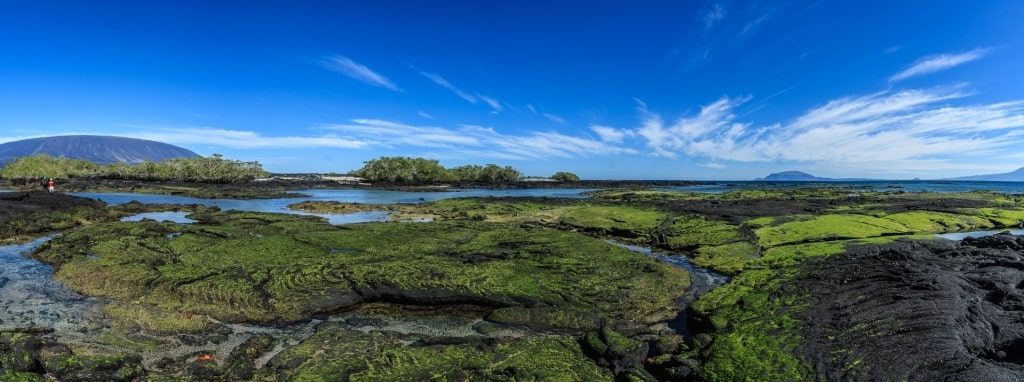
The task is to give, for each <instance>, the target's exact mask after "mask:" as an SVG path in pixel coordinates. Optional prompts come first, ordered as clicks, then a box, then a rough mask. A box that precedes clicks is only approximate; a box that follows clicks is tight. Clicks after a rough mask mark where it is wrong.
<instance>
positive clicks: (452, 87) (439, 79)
mask: <svg viewBox="0 0 1024 382" xmlns="http://www.w3.org/2000/svg"><path fill="white" fill-rule="evenodd" d="M420 75H422V76H423V77H427V78H428V79H430V80H431V81H433V82H434V83H435V84H437V85H438V86H441V87H442V88H445V89H448V91H450V92H452V93H455V95H457V96H459V98H462V99H464V100H466V101H467V102H469V103H471V104H474V105H476V103H477V101H478V99H477V98H476V97H475V96H473V95H472V94H469V93H466V92H464V91H462V89H459V88H457V87H455V85H452V83H451V82H448V80H446V79H444V77H441V76H440V75H438V74H436V73H427V72H424V71H422V70H421V71H420Z"/></svg>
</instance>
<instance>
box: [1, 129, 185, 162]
mask: <svg viewBox="0 0 1024 382" xmlns="http://www.w3.org/2000/svg"><path fill="white" fill-rule="evenodd" d="M36 154H49V155H51V156H54V157H59V156H64V157H66V158H69V159H85V160H88V161H90V162H94V163H99V164H108V163H114V162H125V163H130V164H136V163H142V162H145V161H147V160H150V161H153V162H159V161H162V160H164V159H170V158H197V157H199V156H200V155H199V154H196V153H194V152H192V151H190V150H187V149H184V148H181V147H178V146H174V145H169V144H166V143H161V142H155V141H147V140H144V139H135V138H123V137H110V136H100V135H62V136H56V137H44V138H32V139H23V140H20V141H14V142H7V143H4V144H0V165H4V164H7V162H10V161H12V160H14V159H17V158H19V157H24V156H32V155H36Z"/></svg>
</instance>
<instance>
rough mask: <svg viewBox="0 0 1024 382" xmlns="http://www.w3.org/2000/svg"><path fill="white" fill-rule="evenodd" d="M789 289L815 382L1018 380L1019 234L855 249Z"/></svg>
mask: <svg viewBox="0 0 1024 382" xmlns="http://www.w3.org/2000/svg"><path fill="white" fill-rule="evenodd" d="M796 283H797V284H798V285H800V286H802V287H806V288H807V290H808V291H809V292H810V295H811V301H810V302H811V303H810V306H809V307H808V309H807V310H806V311H804V312H803V313H801V314H800V315H802V319H803V320H804V322H806V323H807V324H808V328H807V330H806V331H804V334H805V337H804V344H803V346H802V347H801V348H798V349H797V350H796V353H797V355H798V356H799V357H801V358H803V359H805V360H807V361H808V362H810V363H811V364H812V365H813V366H814V370H816V373H817V376H816V379H822V380H910V381H953V380H955V381H1020V380H1022V379H1024V320H1022V317H1024V294H1022V289H1024V237H1022V236H1013V235H1009V234H999V235H994V236H990V237H983V238H977V239H976V238H967V239H964V240H963V241H960V242H954V241H946V240H929V241H913V240H907V239H901V240H897V241H895V242H893V243H890V244H885V245H872V246H863V247H854V248H850V249H849V252H848V253H847V254H842V255H835V256H832V257H830V258H828V259H827V260H823V261H820V262H815V263H812V264H810V265H809V266H808V268H807V269H806V273H805V274H804V275H803V276H802V277H800V278H798V279H797V280H796Z"/></svg>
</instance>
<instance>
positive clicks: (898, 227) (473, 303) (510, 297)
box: [34, 188, 1024, 381]
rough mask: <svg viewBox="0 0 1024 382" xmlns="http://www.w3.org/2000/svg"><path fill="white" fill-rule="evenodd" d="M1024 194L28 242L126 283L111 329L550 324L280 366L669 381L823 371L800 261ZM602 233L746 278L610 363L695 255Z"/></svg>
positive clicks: (1014, 204)
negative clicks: (687, 336) (802, 354)
mask: <svg viewBox="0 0 1024 382" xmlns="http://www.w3.org/2000/svg"><path fill="white" fill-rule="evenodd" d="M1022 207H1024V197H1022V196H1019V195H1003V194H996V193H989V192H970V193H961V194H937V193H903V192H900V191H891V190H886V191H863V190H851V189H845V188H836V189H800V190H751V191H736V192H729V193H724V194H696V193H682V192H671V191H644V190H607V191H600V192H595V193H593V194H592V196H591V197H590V198H588V199H582V200H580V199H543V198H517V199H512V198H508V199H503V198H463V199H448V200H440V201H436V202H429V203H420V204H415V205H400V206H392V207H387V208H388V209H389V210H391V211H393V212H394V213H395V214H397V216H398V219H401V216H402V215H403V214H404V215H406V216H410V215H414V216H430V217H431V218H433V222H430V223H396V222H391V223H367V224H355V225H347V226H340V227H339V226H332V225H330V224H327V223H326V222H324V221H323V220H320V219H318V218H314V217H302V216H292V215H284V214H265V213H248V212H234V211H231V212H220V211H211V210H196V213H193V214H191V215H190V218H192V219H195V220H198V223H195V224H189V225H180V224H174V223H170V222H154V221H142V222H127V223H123V222H107V223H102V224H98V223H99V222H97V224H88V225H87V226H86V227H84V228H81V229H77V230H72V231H69V232H66V233H65V234H64V235H63V236H62V237H61V238H58V239H56V240H53V241H51V242H50V243H48V244H46V245H44V246H43V247H42V248H41V249H40V250H39V251H38V252H37V253H36V254H34V256H36V257H37V258H39V259H41V260H43V261H45V262H48V263H50V264H53V265H54V266H55V268H56V269H57V272H56V277H57V278H59V279H60V280H61V281H63V282H64V283H66V284H67V285H68V286H70V287H71V288H73V289H75V290H78V291H80V292H82V293H84V294H89V295H98V296H105V297H108V298H111V299H113V300H114V301H115V302H114V303H113V304H111V305H109V306H108V307H107V308H106V310H105V311H106V312H107V314H108V315H109V316H110V317H111V318H113V320H114V323H115V325H116V326H118V327H123V328H142V329H143V330H147V331H151V332H155V333H161V332H164V333H166V332H176V333H180V332H186V333H189V332H198V333H202V332H203V331H206V330H209V328H208V327H206V326H205V324H202V323H203V322H209V321H210V320H213V321H229V322H264V323H278V324H286V323H288V322H293V321H296V320H304V319H308V318H311V317H320V316H322V315H324V314H330V313H335V312H341V311H346V310H351V309H357V308H359V307H361V306H366V305H368V304H370V303H388V304H397V305H407V306H418V307H434V308H438V307H452V308H456V307H459V306H469V307H471V308H470V309H468V310H470V311H474V312H476V313H474V314H475V315H476V316H474V319H483V320H485V321H482V322H483V323H482V324H481V325H479V328H481V329H480V331H481V332H482V333H490V332H493V331H494V330H495V329H494V328H496V327H498V326H500V325H506V326H518V327H527V328H530V330H533V331H536V332H538V333H546V334H545V335H541V336H528V337H525V338H522V339H511V338H498V339H496V338H487V339H465V338H463V339H459V340H450V341H449V340H440V341H439V340H433V341H434V342H431V341H425V342H422V341H421V342H414V343H413V345H412V346H409V341H408V339H403V338H398V337H395V336H393V335H391V334H387V333H379V332H370V333H362V332H352V331H351V330H345V329H342V328H338V327H331V326H329V325H328V326H324V327H322V328H321V329H320V330H319V331H318V333H317V334H316V335H315V336H314V337H312V338H309V339H307V340H305V341H301V342H299V343H298V344H297V345H294V346H286V348H285V349H284V351H282V352H281V353H280V354H279V355H278V356H277V357H275V358H274V359H273V360H272V361H271V362H270V363H268V366H267V367H266V370H264V371H263V372H262V373H264V374H261V375H262V376H263V377H266V378H268V379H274V378H278V377H280V378H283V379H287V380H317V379H318V378H321V377H322V376H324V375H332V376H344V377H339V378H340V379H346V380H410V379H416V380H418V379H438V380H465V379H468V380H481V379H482V380H513V379H514V380H520V379H526V380H549V379H555V380H602V379H611V378H612V377H613V373H612V370H615V371H618V372H620V374H619V376H618V378H620V379H622V378H628V376H632V377H634V378H641V379H642V378H646V377H645V375H646V374H644V373H646V372H644V371H643V369H645V368H646V370H647V371H649V372H650V375H646V376H651V375H653V376H654V377H655V378H661V379H672V378H676V377H679V375H677V374H672V373H675V371H673V370H683V369H686V370H692V371H693V374H692V375H690V377H696V378H697V379H698V380H711V381H734V380H807V379H812V376H813V375H815V373H814V371H813V370H811V369H810V366H809V365H810V364H809V363H808V362H806V360H803V359H800V358H799V357H797V356H795V355H794V352H793V349H795V348H796V347H798V346H800V343H801V331H802V330H803V329H804V328H805V327H806V325H807V323H805V322H802V321H800V320H799V319H797V318H795V317H796V316H795V313H797V312H800V311H801V310H803V309H805V308H806V307H807V306H808V304H812V303H813V301H809V300H808V296H809V293H808V291H806V290H801V289H800V287H799V286H796V285H792V284H791V283H789V282H788V281H789V280H792V279H793V278H794V277H796V276H797V275H798V273H799V272H800V271H801V269H802V268H801V265H802V264H804V263H805V262H807V261H808V260H811V259H817V258H824V257H828V256H830V255H833V254H838V253H843V252H844V251H846V248H847V247H848V246H850V245H859V244H863V243H878V242H887V241H890V240H893V239H895V238H899V237H915V236H920V235H930V234H934V233H943V232H955V231H966V230H977V229H1000V228H1015V227H1018V226H1020V225H1021V224H1022V222H1024V208H1022ZM293 208H296V209H302V210H306V211H316V212H326V211H328V210H330V211H331V212H344V211H358V210H365V209H368V208H373V207H369V206H363V205H352V204H344V203H304V204H302V205H299V206H295V207H293ZM606 239H615V240H617V241H625V242H629V243H633V244H641V245H649V246H652V247H654V248H655V249H656V250H660V251H667V252H671V253H674V254H685V255H687V256H689V257H691V259H692V261H693V263H694V264H697V265H699V266H702V267H707V268H710V269H713V270H717V271H719V272H723V273H726V274H729V275H731V276H733V278H732V282H731V283H728V284H726V285H724V286H721V287H718V288H717V289H714V290H713V291H711V292H709V293H707V294H705V295H703V296H701V297H700V298H699V299H698V300H697V301H696V302H695V303H693V304H692V305H691V307H690V310H691V312H692V314H691V317H693V319H694V321H695V323H697V324H699V325H697V326H695V327H694V328H691V329H692V330H693V331H694V333H699V334H700V335H698V336H696V337H695V338H694V339H693V340H692V341H690V343H689V344H686V345H679V346H677V347H672V348H671V349H669V350H664V351H660V352H662V353H661V354H659V353H655V354H654V357H652V358H650V359H647V360H645V361H644V362H643V365H639V364H636V363H633V364H629V365H625V366H622V365H621V364H620V363H621V362H624V361H622V359H621V357H625V355H623V354H618V355H615V356H614V357H620V358H615V359H613V360H611V361H610V360H609V359H612V358H614V357H613V356H612V355H609V354H603V352H601V351H600V349H597V348H599V347H600V346H597V348H595V346H596V345H595V346H592V345H588V346H587V348H584V349H581V348H580V343H583V344H587V343H588V342H587V338H590V337H594V338H597V337H595V336H596V334H594V333H596V332H594V331H595V330H598V329H599V328H607V327H608V326H607V325H608V324H609V323H615V324H617V325H619V326H618V327H619V328H620V329H622V330H623V331H624V332H626V333H627V334H628V335H627V336H625V337H623V338H627V337H628V338H630V341H636V340H637V339H641V338H642V339H644V340H645V341H646V340H652V339H657V335H655V336H654V337H652V331H651V330H649V329H638V328H640V327H642V326H644V325H652V324H657V323H659V322H664V321H666V320H668V319H670V318H672V317H674V316H675V314H676V313H678V309H679V308H680V306H679V305H678V304H679V302H680V300H679V297H680V296H681V295H682V293H683V292H685V290H686V288H687V286H688V285H689V279H688V276H687V274H686V273H685V272H683V271H681V270H679V269H676V268H672V267H669V266H666V265H665V264H661V263H659V262H658V261H656V260H654V259H653V258H650V257H646V256H643V255H640V254H637V253H633V252H630V251H628V250H626V249H623V248H620V247H619V246H617V245H614V244H611V243H608V242H606V241H605V240H606ZM370 305H372V304H370ZM389 312H390V311H388V310H387V309H384V310H378V314H385V315H386V314H391V313H389ZM426 314H427V315H428V316H429V313H426ZM182 317H188V318H186V319H182ZM197 317H201V318H202V319H201V320H199V321H198V322H199V323H198V324H197V321H194V319H195V318H197ZM488 328H489V329H488ZM602 330H604V329H602ZM587 333H589V334H587ZM604 337H614V338H618V337H615V336H611V335H604ZM661 338H662V339H665V338H671V337H661ZM438 341H439V342H438ZM656 342H657V343H659V344H660V343H661V342H665V341H656ZM668 342H671V341H668ZM442 343H443V344H442ZM631 343H632V342H631ZM637 343H642V341H641V342H637ZM652 343H654V342H652ZM133 346H136V347H140V348H142V347H145V346H146V344H134V345H133ZM588 349H590V350H588ZM595 349H597V351H598V353H602V354H597V355H595V354H592V352H593V351H595ZM588 351H589V352H591V353H588ZM602 357H604V358H602ZM609 357H610V358H609ZM626 358H628V357H626ZM685 358H689V359H696V360H699V361H695V362H693V363H687V362H688V361H685V362H684V361H683V359H685ZM615 365H618V366H615ZM630 365H631V366H630ZM620 366H621V367H620ZM622 368H625V369H627V370H629V371H628V372H627V371H623V370H622ZM153 376H154V377H155V376H156V374H154V375H153Z"/></svg>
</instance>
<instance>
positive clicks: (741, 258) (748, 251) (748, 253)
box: [691, 241, 761, 275]
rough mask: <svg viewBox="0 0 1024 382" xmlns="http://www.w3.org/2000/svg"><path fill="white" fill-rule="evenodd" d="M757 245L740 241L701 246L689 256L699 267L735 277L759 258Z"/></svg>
mask: <svg viewBox="0 0 1024 382" xmlns="http://www.w3.org/2000/svg"><path fill="white" fill-rule="evenodd" d="M760 256H761V252H760V249H759V248H758V246H757V245H754V244H752V243H750V242H745V241H740V242H735V243H729V244H723V245H715V246H703V247H700V248H698V249H697V251H696V252H694V253H693V254H692V255H691V261H693V263H694V264H696V265H697V266H699V267H702V268H708V269H713V270H715V271H716V272H720V273H724V274H727V275H735V274H737V273H739V272H741V271H743V269H744V268H745V267H746V264H747V263H748V262H750V261H752V260H756V259H758V258H760Z"/></svg>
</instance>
